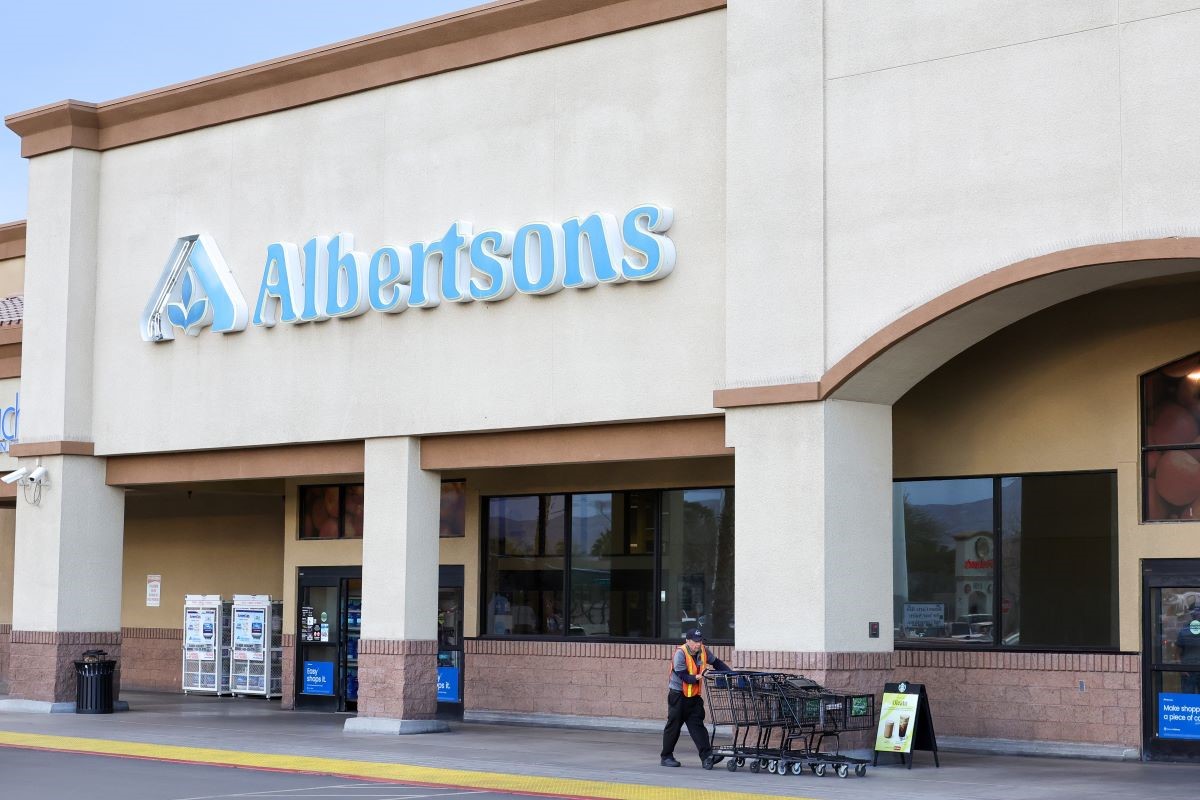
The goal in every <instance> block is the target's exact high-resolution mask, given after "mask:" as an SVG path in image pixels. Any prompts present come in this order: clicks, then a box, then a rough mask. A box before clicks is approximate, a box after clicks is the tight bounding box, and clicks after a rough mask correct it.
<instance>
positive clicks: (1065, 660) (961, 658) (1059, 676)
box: [463, 639, 1141, 748]
mask: <svg viewBox="0 0 1200 800" xmlns="http://www.w3.org/2000/svg"><path fill="white" fill-rule="evenodd" d="M465 649H466V654H465V655H466V664H465V666H466V675H465V678H464V686H463V691H464V695H463V700H464V705H465V707H466V709H468V710H472V711H474V710H481V711H501V712H503V711H508V712H513V713H535V714H537V713H541V714H573V715H579V716H600V717H623V718H627V719H653V720H657V719H662V718H663V717H664V715H665V708H666V682H667V670H668V666H667V665H668V659H670V658H671V655H672V653H673V652H674V649H675V646H674V645H669V644H616V643H600V642H537V641H518V640H508V641H504V640H479V639H476V640H467V642H466V648H465ZM713 651H714V652H715V653H716V654H717V655H718V656H719V657H720V658H721V659H722V660H724V661H726V662H727V663H728V664H729V665H730V666H731V667H734V668H736V669H749V670H764V671H774V670H778V671H781V672H795V673H800V674H803V675H806V676H808V677H810V678H812V679H813V680H815V681H817V682H819V683H821V684H823V685H824V686H826V687H828V688H830V689H834V690H843V691H855V692H874V693H875V694H876V700H877V702H878V701H879V700H880V699H881V696H882V691H883V685H884V684H885V683H888V682H891V681H899V680H906V681H909V682H912V683H924V684H925V685H926V688H927V690H928V693H929V697H930V704H931V708H932V711H933V715H934V724H935V730H936V732H937V733H938V734H939V735H942V736H963V737H974V738H1003V739H1019V740H1025V741H1069V742H1085V743H1096V744H1122V745H1125V746H1126V747H1132V748H1138V747H1140V743H1141V675H1140V661H1139V657H1138V656H1137V655H1130V654H1106V655H1100V654H1096V655H1068V654H1050V653H1046V654H1040V653H997V652H947V651H913V650H898V651H896V652H890V653H791V652H768V651H746V650H739V651H731V650H730V648H727V647H714V648H713ZM1079 681H1083V682H1084V685H1085V687H1086V688H1085V691H1082V692H1081V691H1079ZM872 736H873V734H872V733H871V732H866V733H863V734H859V735H854V736H847V737H844V739H843V742H842V746H843V747H861V746H866V745H867V744H868V743H869V740H870V738H871V737H872Z"/></svg>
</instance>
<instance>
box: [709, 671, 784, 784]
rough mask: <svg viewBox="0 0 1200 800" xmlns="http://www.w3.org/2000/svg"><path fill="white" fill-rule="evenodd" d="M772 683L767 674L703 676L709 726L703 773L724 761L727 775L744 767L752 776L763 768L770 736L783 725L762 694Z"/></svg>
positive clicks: (773, 702) (772, 703)
mask: <svg viewBox="0 0 1200 800" xmlns="http://www.w3.org/2000/svg"><path fill="white" fill-rule="evenodd" d="M772 680H773V673H768V672H747V671H741V670H737V671H733V672H716V671H713V670H710V671H708V672H706V673H704V696H705V697H706V698H707V703H708V720H709V722H710V723H711V724H712V734H711V737H710V738H711V742H712V755H710V756H709V757H708V758H707V759H705V760H704V768H705V769H712V768H713V762H714V761H718V760H720V759H722V758H725V759H728V761H726V763H725V768H726V769H728V770H729V771H730V772H736V771H737V770H738V769H739V768H740V767H744V766H747V764H749V767H750V770H751V771H752V772H758V771H759V769H760V768H762V767H765V765H766V763H767V760H768V758H769V756H770V754H771V752H772V749H771V746H770V737H771V734H772V733H773V731H774V730H776V729H777V728H779V727H781V726H782V725H783V724H784V719H783V717H782V714H781V713H780V708H779V703H778V701H777V699H775V698H772V697H771V696H770V695H769V694H764V693H763V691H762V688H763V687H764V686H765V685H767V684H768V683H770V682H771V681H772ZM722 729H728V730H724V731H723V730H722Z"/></svg>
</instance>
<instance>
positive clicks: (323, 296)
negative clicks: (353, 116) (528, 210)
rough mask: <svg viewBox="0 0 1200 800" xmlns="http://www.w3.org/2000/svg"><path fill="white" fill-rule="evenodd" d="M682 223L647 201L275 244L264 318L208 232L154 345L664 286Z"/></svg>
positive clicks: (160, 292) (183, 250) (168, 289)
mask: <svg viewBox="0 0 1200 800" xmlns="http://www.w3.org/2000/svg"><path fill="white" fill-rule="evenodd" d="M674 218H675V215H674V211H672V209H671V208H670V207H669V206H660V205H656V204H653V203H647V204H643V205H639V206H635V207H634V208H632V209H630V210H629V211H628V212H627V213H626V214H625V215H624V216H623V217H617V216H615V215H613V214H608V213H604V212H599V213H594V214H589V215H588V216H586V217H572V218H570V219H567V220H563V221H562V222H530V223H527V224H525V225H522V226H521V227H519V228H517V229H516V231H510V230H506V229H503V228H488V229H485V230H480V231H476V230H475V229H474V227H473V226H472V225H471V223H469V222H464V221H462V220H457V221H455V222H453V223H451V224H450V226H449V228H447V230H446V233H445V234H444V235H443V236H442V237H441V238H440V239H434V240H432V241H425V242H414V243H412V244H409V245H393V244H383V245H381V246H379V247H378V248H376V249H375V251H374V252H366V251H359V250H355V249H354V237H353V236H352V235H351V234H349V233H339V234H337V235H336V236H314V237H312V238H311V239H309V240H308V241H307V242H306V243H305V244H304V245H303V246H302V247H301V246H298V245H296V244H295V243H293V242H274V243H272V244H270V245H268V246H267V257H266V263H265V264H264V265H263V270H262V279H261V280H260V281H259V286H258V293H257V295H256V299H255V302H254V311H253V313H252V314H249V313H248V311H247V307H246V299H245V297H244V296H243V295H242V293H241V290H240V289H238V286H237V283H236V282H235V281H234V278H233V273H231V272H230V271H229V267H228V266H227V265H226V264H225V259H223V258H222V257H221V253H220V251H219V250H218V249H217V245H216V242H214V241H213V239H212V238H211V237H210V236H207V235H206V234H203V233H201V234H198V235H194V236H184V237H183V238H181V239H179V240H178V241H176V242H175V249H174V250H173V251H172V252H171V257H170V258H169V259H168V260H167V264H166V266H165V267H163V272H162V276H161V277H160V278H159V279H158V286H157V287H156V288H155V290H154V294H153V295H151V297H150V301H149V303H148V304H147V305H146V310H145V311H144V312H142V321H141V329H142V338H143V339H144V340H146V341H147V342H162V341H167V340H171V339H174V338H175V331H176V330H179V331H182V332H184V333H186V334H187V335H189V336H195V335H196V334H198V333H199V332H200V331H201V330H202V329H204V328H208V327H211V328H212V329H213V330H214V331H217V332H219V333H232V332H234V331H242V330H245V329H246V324H247V321H248V320H249V321H250V322H251V323H252V324H253V325H255V326H259V327H264V328H271V327H274V326H275V325H276V324H278V323H285V324H299V323H306V322H320V321H323V320H327V319H333V318H349V317H356V316H358V315H360V314H363V313H366V312H367V311H376V312H380V313H384V314H398V313H400V312H402V311H404V310H406V309H408V308H423V309H430V308H436V307H437V306H438V305H440V304H441V303H472V302H481V303H495V302H499V301H502V300H506V299H507V298H509V297H512V296H513V295H514V294H529V295H551V294H555V293H557V292H560V291H562V290H563V289H590V288H592V287H594V286H599V285H601V284H621V283H625V282H627V281H628V282H637V283H641V282H650V281H657V280H660V279H662V278H665V277H667V276H668V275H670V274H671V272H672V270H673V269H674V268H675V243H674V242H673V241H671V239H670V238H669V237H667V236H666V235H665V233H666V232H667V230H668V229H669V228H670V227H671V225H672V222H673V221H674Z"/></svg>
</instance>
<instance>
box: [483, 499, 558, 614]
mask: <svg viewBox="0 0 1200 800" xmlns="http://www.w3.org/2000/svg"><path fill="white" fill-rule="evenodd" d="M565 506H566V498H565V497H564V496H563V495H542V496H537V495H535V496H529V497H495V498H492V499H491V500H490V501H489V502H488V534H487V547H488V556H487V567H486V569H487V573H486V584H487V587H488V588H487V593H486V595H485V601H486V609H485V616H486V620H485V626H486V627H485V630H486V632H487V633H490V634H500V635H509V634H513V635H534V634H552V635H557V634H561V633H562V631H563V612H562V599H563V550H562V541H563V538H562V533H561V530H562V527H563V515H564V510H565Z"/></svg>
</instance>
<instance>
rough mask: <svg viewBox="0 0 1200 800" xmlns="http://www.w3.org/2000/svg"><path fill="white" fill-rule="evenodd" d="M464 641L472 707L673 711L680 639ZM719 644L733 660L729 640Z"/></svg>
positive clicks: (466, 694)
mask: <svg viewBox="0 0 1200 800" xmlns="http://www.w3.org/2000/svg"><path fill="white" fill-rule="evenodd" d="M464 649H465V653H464V658H465V664H464V666H465V668H466V676H465V677H464V679H463V704H464V706H465V707H466V708H467V709H469V710H487V711H512V712H521V713H539V714H575V715H581V716H598V717H626V718H634V719H659V718H661V717H664V715H665V714H666V705H667V677H668V675H667V673H668V671H669V669H670V658H671V656H672V654H673V653H674V651H675V645H670V644H617V643H609V642H537V641H515V640H510V641H502V640H486V639H473V640H471V639H469V640H467V641H466V643H465V648H464ZM712 649H713V652H714V653H716V655H717V656H718V657H719V658H721V659H722V660H724V661H729V657H730V648H728V647H714V648H712ZM729 663H730V665H731V666H736V665H735V664H734V662H729Z"/></svg>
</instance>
